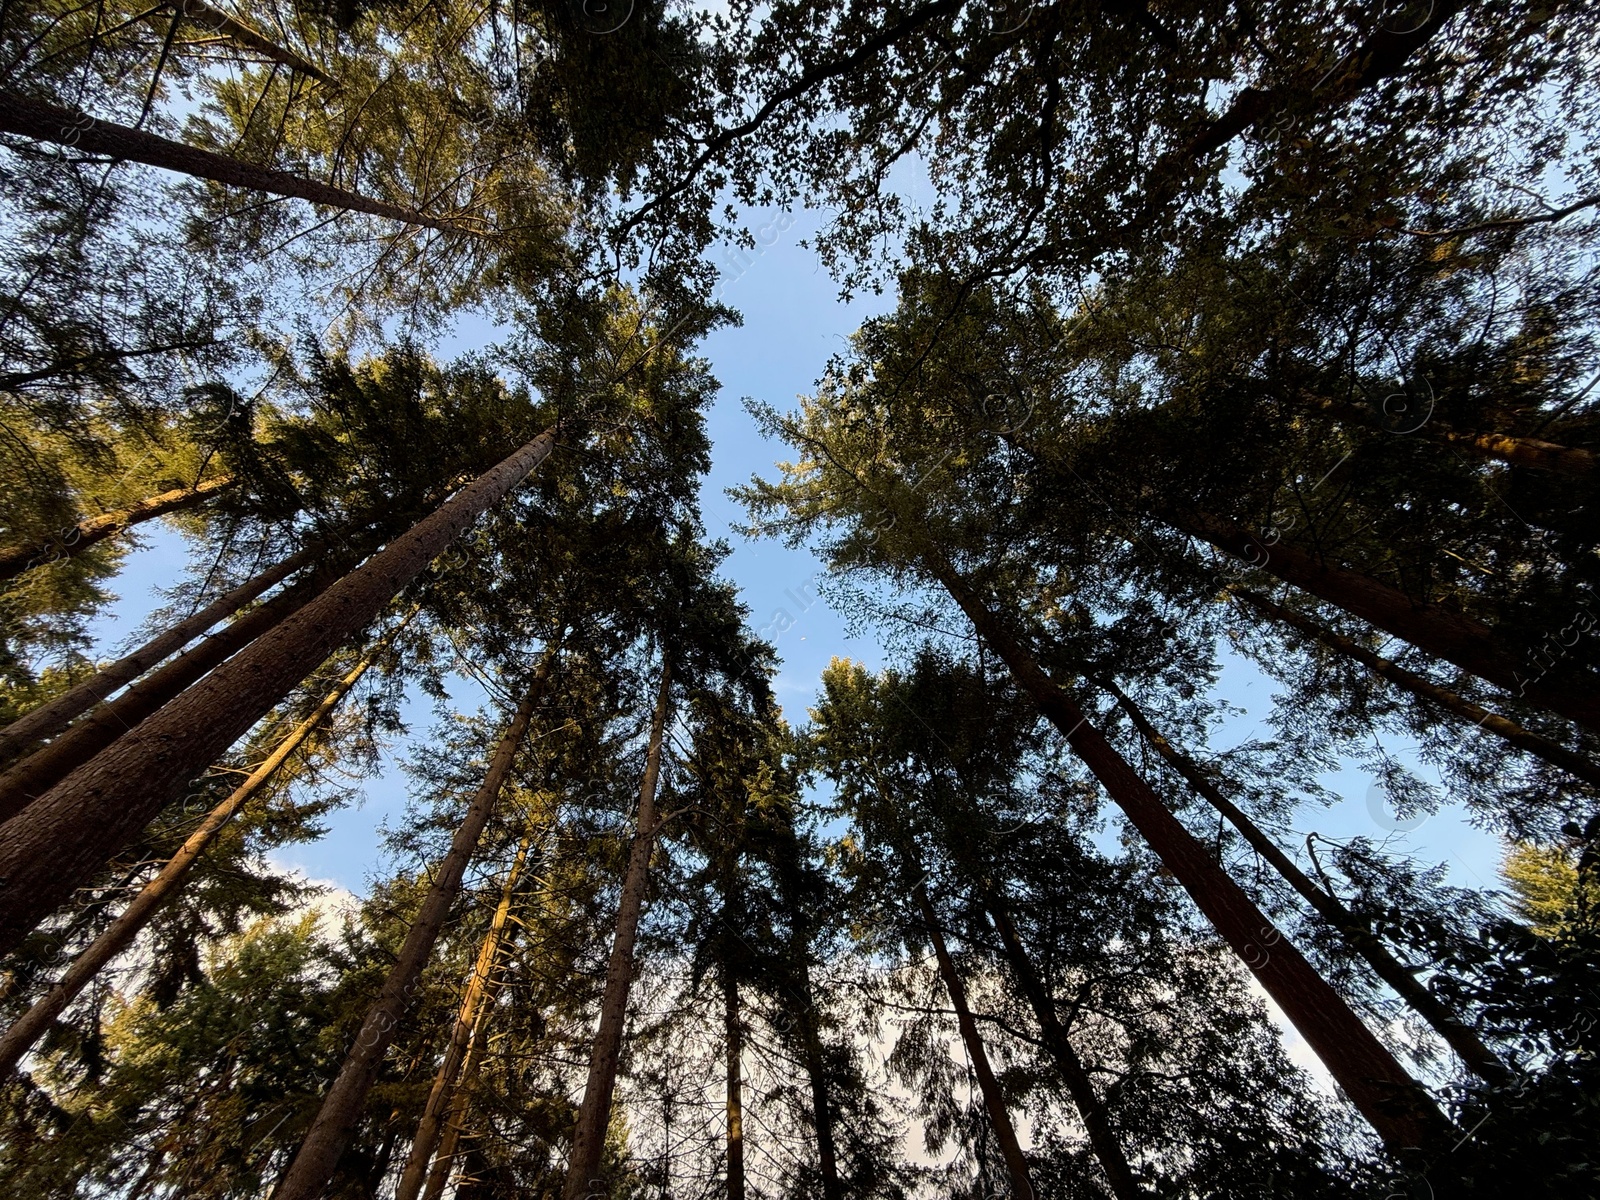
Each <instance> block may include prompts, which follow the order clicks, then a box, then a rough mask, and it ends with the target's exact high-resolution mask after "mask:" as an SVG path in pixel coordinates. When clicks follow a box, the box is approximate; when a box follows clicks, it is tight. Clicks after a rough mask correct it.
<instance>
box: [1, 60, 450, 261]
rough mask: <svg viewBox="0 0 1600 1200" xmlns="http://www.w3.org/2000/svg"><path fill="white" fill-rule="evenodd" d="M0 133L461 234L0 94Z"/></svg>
mask: <svg viewBox="0 0 1600 1200" xmlns="http://www.w3.org/2000/svg"><path fill="white" fill-rule="evenodd" d="M0 133H12V134H16V135H18V136H19V137H26V138H33V139H34V140H35V141H40V142H51V143H54V144H56V145H60V146H70V147H73V148H74V149H77V150H81V151H84V152H85V153H88V154H99V155H104V156H106V157H108V158H114V159H119V160H124V161H127V162H136V163H144V164H145V165H146V166H150V167H160V168H161V169H162V170H164V171H176V172H177V173H178V174H180V175H191V176H193V177H194V178H196V179H210V180H212V181H213V182H216V183H222V184H227V185H228V186H229V187H237V188H244V189H246V190H249V191H256V192H267V193H270V194H271V195H274V196H291V197H294V198H295V199H299V200H309V201H310V202H311V203H312V204H325V205H327V206H328V207H330V208H340V209H348V210H349V211H351V212H362V213H368V214H370V215H372V216H375V217H387V218H389V219H390V220H393V221H401V222H404V223H405V224H407V225H421V226H424V227H425V228H428V229H437V230H439V231H441V232H443V233H452V232H454V233H460V232H466V231H464V230H462V229H460V228H459V227H457V226H454V225H451V224H450V223H449V222H447V221H441V220H439V219H437V218H435V217H430V216H426V215H424V214H423V213H419V212H417V211H416V210H415V209H411V208H407V207H405V206H404V205H402V204H390V203H389V202H388V201H387V200H374V199H371V198H369V197H367V196H361V195H357V194H356V193H355V192H348V191H345V190H344V189H343V188H337V187H332V186H330V185H329V184H326V183H318V182H317V181H316V180H314V179H306V178H303V177H302V176H299V175H291V174H290V173H289V172H288V171H279V170H277V169H276V168H274V167H263V166H260V165H259V164H257V163H249V162H244V161H242V160H240V159H237V158H230V157H229V156H227V155H225V154H216V153H214V152H212V151H210V150H202V149H200V148H199V147H198V146H190V145H188V144H187V143H184V142H175V141H173V140H172V139H171V138H164V137H160V136H158V135H157V134H153V133H146V132H145V131H144V130H142V129H132V128H130V127H128V126H126V125H117V124H114V123H112V122H110V121H102V120H99V119H98V118H95V117H91V116H89V115H88V114H87V113H80V112H73V111H72V110H71V109H66V108H57V107H55V106H54V105H52V104H45V103H42V102H41V101H38V100H32V99H29V98H28V97H26V96H23V95H19V94H18V93H16V92H9V91H0Z"/></svg>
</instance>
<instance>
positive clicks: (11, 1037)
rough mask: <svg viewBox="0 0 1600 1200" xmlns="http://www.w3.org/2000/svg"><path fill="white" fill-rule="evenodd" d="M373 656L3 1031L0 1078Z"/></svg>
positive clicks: (170, 891)
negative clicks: (45, 990)
mask: <svg viewBox="0 0 1600 1200" xmlns="http://www.w3.org/2000/svg"><path fill="white" fill-rule="evenodd" d="M373 658H374V654H367V655H365V656H364V657H363V658H362V659H361V660H360V661H359V662H358V663H356V665H355V666H354V667H353V668H351V670H350V671H349V672H348V673H347V674H346V675H345V676H344V678H342V679H340V680H339V683H338V685H337V686H336V687H335V688H334V689H333V690H332V691H330V692H329V693H328V694H327V695H326V696H324V697H323V698H322V701H321V703H319V704H318V705H317V707H316V708H315V709H313V710H312V711H311V713H310V715H309V716H307V717H306V719H305V720H303V721H301V722H300V724H298V725H296V726H295V727H294V729H292V730H291V731H290V732H289V734H288V736H287V737H285V738H284V739H283V740H282V741H281V742H279V743H278V745H277V747H276V748H275V749H274V750H273V752H272V753H271V754H269V755H268V756H267V757H266V758H265V759H264V760H263V761H262V763H261V765H260V766H258V767H256V769H255V770H254V771H252V772H250V774H249V775H248V776H247V777H246V778H245V781H244V782H243V783H241V784H240V785H239V786H238V787H237V788H235V789H234V790H233V791H232V792H231V793H229V795H228V796H227V798H226V799H224V800H223V801H222V803H220V804H218V805H217V806H216V807H215V808H213V809H212V810H211V812H210V813H208V814H207V815H206V818H205V820H203V821H202V822H200V825H199V826H198V827H197V828H196V829H195V831H194V832H193V833H191V834H190V835H189V837H188V838H187V839H186V840H185V841H184V843H183V845H182V846H180V847H179V848H178V852H177V853H176V854H174V855H173V856H172V857H171V858H170V859H168V860H167V863H166V865H165V866H164V867H162V868H161V870H160V871H159V872H158V873H157V875H156V877H155V878H154V879H152V880H151V881H150V882H149V883H147V884H145V885H144V887H143V888H142V889H140V891H139V894H138V895H137V896H135V897H134V898H133V902H132V903H130V904H129V905H128V907H127V908H126V909H124V910H123V912H122V915H121V916H119V917H118V918H117V919H116V920H115V921H113V922H112V923H111V924H110V925H109V926H108V927H107V928H106V930H105V932H103V933H102V934H100V936H99V937H97V938H95V940H94V941H93V942H91V943H90V944H89V945H88V947H86V948H85V949H84V951H83V953H81V954H79V955H78V957H77V958H76V959H74V960H73V962H72V965H71V966H70V967H68V968H67V971H66V974H64V975H63V976H62V977H61V979H60V981H59V982H58V983H56V984H55V985H54V986H52V987H51V988H50V990H49V991H47V992H46V993H45V994H44V995H43V996H41V997H40V998H39V999H38V1000H37V1001H36V1002H35V1003H34V1005H33V1007H32V1008H30V1009H29V1010H28V1011H27V1012H26V1013H24V1014H23V1015H22V1016H21V1017H20V1018H18V1020H17V1022H16V1024H14V1025H12V1026H11V1028H10V1029H8V1030H6V1032H5V1034H4V1035H3V1036H0V1078H4V1077H5V1076H7V1075H9V1074H10V1072H11V1070H12V1068H13V1067H15V1066H16V1065H17V1062H18V1060H20V1059H21V1058H22V1056H23V1055H24V1054H26V1053H27V1052H28V1050H29V1049H30V1048H32V1046H33V1044H34V1043H35V1042H37V1041H38V1040H39V1037H40V1036H41V1035H42V1034H43V1033H44V1031H45V1030H46V1029H48V1028H49V1027H50V1023H51V1022H52V1021H54V1020H55V1019H56V1018H57V1017H58V1016H60V1015H61V1013H62V1011H63V1010H64V1009H65V1008H66V1007H67V1005H69V1004H71V1003H72V1001H73V1000H74V999H75V998H76V997H77V995H78V994H79V993H80V992H82V991H83V989H84V988H85V987H86V986H87V985H88V983H89V981H90V980H92V979H93V978H94V977H95V975H97V974H98V973H99V972H100V969H101V968H102V967H104V966H105V965H106V963H108V962H110V961H111V960H112V959H113V958H115V957H116V956H117V955H118V954H121V953H122V952H123V951H124V950H126V949H127V948H128V947H129V946H130V945H131V944H132V943H133V940H134V938H136V937H138V936H139V932H140V931H141V930H142V929H144V927H145V926H146V925H148V924H149V923H150V918H151V917H153V916H155V914H156V912H157V911H158V910H159V909H160V908H161V906H162V905H163V904H165V903H166V902H167V901H168V900H170V899H171V898H172V897H173V896H174V895H175V894H176V893H177V892H178V890H179V889H180V888H182V887H183V883H184V880H185V879H187V878H188V876H189V870H190V868H191V867H193V866H194V864H195V862H196V860H198V859H199V857H200V856H201V855H202V854H204V853H205V851H206V849H207V847H209V846H210V845H211V843H212V842H214V841H215V840H216V837H217V834H219V833H221V832H222V828H223V826H225V825H226V824H227V823H228V822H229V821H230V820H232V819H233V816H234V814H235V813H237V812H238V811H239V810H240V809H241V808H243V807H244V806H245V805H246V804H247V803H249V802H250V800H251V798H252V797H254V796H255V795H257V794H258V793H259V792H260V791H261V789H262V788H263V787H265V786H266V785H267V783H268V782H269V781H270V780H271V779H272V778H273V776H275V775H276V774H277V773H278V770H279V768H281V767H282V766H283V764H284V763H285V762H287V761H288V759H289V756H290V755H291V754H293V753H294V752H295V751H296V750H297V749H299V748H300V746H301V745H302V744H304V742H305V740H306V739H307V738H308V737H310V736H311V734H312V733H313V732H315V730H316V729H317V727H318V726H320V725H321V724H322V722H323V721H325V720H326V719H327V717H328V714H329V713H331V712H332V711H333V710H334V708H336V707H337V706H338V704H339V701H340V700H342V699H344V696H345V693H347V692H348V691H349V690H350V689H351V688H353V687H354V686H355V685H356V683H357V681H358V680H359V679H360V678H361V676H362V675H364V674H365V673H366V670H367V668H368V667H370V666H371V665H372V661H373Z"/></svg>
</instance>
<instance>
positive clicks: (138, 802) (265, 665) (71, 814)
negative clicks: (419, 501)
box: [0, 429, 555, 954]
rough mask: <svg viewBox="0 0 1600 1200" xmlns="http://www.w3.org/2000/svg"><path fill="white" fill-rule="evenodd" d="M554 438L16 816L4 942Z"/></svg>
mask: <svg viewBox="0 0 1600 1200" xmlns="http://www.w3.org/2000/svg"><path fill="white" fill-rule="evenodd" d="M554 444H555V430H554V429H549V430H546V431H545V432H544V433H542V434H541V435H540V436H539V437H537V438H535V439H534V440H533V441H531V442H529V443H528V444H527V445H525V446H523V447H522V448H521V449H519V450H517V451H516V452H515V453H513V454H512V455H511V456H510V457H508V458H507V459H506V460H505V461H504V462H502V463H500V464H499V465H498V466H496V467H494V468H492V469H491V470H489V471H488V472H486V473H485V474H483V475H481V476H479V477H478V478H477V479H476V480H475V481H473V482H472V483H471V484H469V485H468V486H467V487H465V488H464V489H462V491H461V492H459V493H458V494H457V495H456V496H454V497H452V498H451V499H450V500H448V501H446V502H445V503H444V504H442V505H441V506H440V507H439V508H438V509H437V510H435V511H434V512H433V514H432V515H430V516H428V517H426V518H424V519H423V520H421V521H419V522H418V523H417V524H416V525H415V526H413V527H412V528H411V529H410V530H409V531H408V532H406V533H404V534H402V535H400V536H399V537H397V538H395V539H394V540H393V541H391V542H390V543H389V544H388V545H387V546H385V547H384V548H383V550H381V551H380V552H379V553H377V554H375V555H373V556H372V558H371V559H370V560H368V561H367V562H366V563H365V564H364V565H363V566H361V567H358V568H357V569H356V570H354V571H351V572H350V573H349V574H348V575H346V576H345V577H344V578H343V579H341V580H339V582H338V583H335V584H334V585H333V586H332V587H330V588H329V589H328V590H327V591H326V592H324V593H323V594H322V595H320V596H318V597H317V598H316V599H315V600H313V601H312V602H311V603H310V604H308V605H306V606H305V607H304V608H302V609H301V610H300V611H299V612H297V613H295V614H294V615H293V616H291V617H289V618H288V619H287V620H285V621H284V622H283V623H282V624H281V625H279V626H277V627H276V628H275V629H273V630H271V631H270V632H268V633H266V634H263V635H262V636H261V637H260V638H258V639H257V640H256V641H255V642H253V643H252V644H251V645H250V646H249V647H248V648H247V649H245V650H243V651H241V652H240V653H239V654H238V655H236V656H235V657H234V658H233V659H232V660H231V661H229V662H228V663H227V664H225V665H224V666H222V667H219V668H218V669H217V670H215V671H213V672H211V674H210V675H208V676H207V677H206V678H205V679H203V680H201V681H200V682H199V683H197V684H196V685H195V686H193V687H191V688H190V689H189V690H188V691H186V692H185V693H184V694H183V695H182V696H180V697H179V698H178V699H176V700H174V701H173V702H172V703H170V704H168V705H167V706H166V707H165V708H163V709H162V710H161V712H160V713H158V714H157V715H155V716H153V717H151V718H150V719H149V720H147V721H145V722H143V723H142V724H141V725H140V726H139V727H138V728H137V729H135V730H134V731H133V732H131V733H128V734H126V735H124V736H123V737H122V738H120V739H118V741H117V744H116V745H115V746H114V747H111V748H110V749H108V750H106V751H105V752H103V753H101V754H98V755H96V756H95V758H94V760H93V761H92V762H90V763H89V764H87V765H86V766H83V767H80V768H79V769H78V770H76V771H74V772H73V773H72V774H71V775H70V776H68V777H67V778H66V779H64V780H62V782H61V783H59V784H57V785H56V786H55V787H54V788H52V789H51V790H50V791H49V792H48V793H47V794H46V795H44V796H41V797H40V798H39V799H38V800H37V801H35V802H34V803H33V804H32V805H30V806H29V808H28V811H27V812H26V813H23V814H21V815H19V816H17V817H16V818H14V819H13V820H12V821H10V822H8V823H7V825H6V827H5V835H6V836H5V838H4V839H3V841H0V954H6V953H9V952H10V951H11V950H13V949H15V947H16V945H17V943H18V942H19V941H20V940H21V939H22V938H23V937H25V936H26V935H27V933H28V932H29V931H30V930H31V929H33V927H34V926H35V925H37V924H38V923H39V921H41V920H43V919H44V917H45V916H47V915H48V914H49V913H50V912H52V911H54V909H55V908H57V907H58V906H59V905H60V904H61V903H62V902H63V901H64V900H66V898H67V897H68V896H70V895H71V894H72V892H73V890H74V889H76V888H78V887H80V886H82V884H83V883H84V881H85V880H87V879H89V878H90V877H92V876H93V874H94V872H96V871H98V870H99V869H100V868H101V867H102V866H104V865H105V862H106V860H107V859H109V858H110V857H111V856H112V855H114V854H115V853H117V851H119V850H120V849H122V847H124V846H126V845H127V844H128V843H129V842H130V841H132V840H133V839H134V838H135V837H137V836H138V835H139V832H140V831H141V830H142V829H144V827H145V826H146V825H147V824H148V823H149V822H150V820H151V819H152V818H153V817H154V816H155V815H156V814H157V813H158V812H160V811H161V809H162V808H163V807H165V806H166V805H167V804H168V803H170V802H171V801H172V800H173V799H174V798H175V797H176V796H177V795H178V794H179V793H180V792H181V791H182V790H183V788H184V787H186V786H187V785H188V783H189V781H190V780H192V779H193V778H194V777H195V776H196V775H197V774H199V772H200V771H202V770H203V769H204V768H205V767H206V765H207V764H209V763H212V762H215V761H216V759H217V758H218V757H219V756H220V755H221V754H222V752H223V751H224V750H226V749H227V748H228V747H229V746H230V745H232V744H233V742H234V741H235V740H237V739H238V738H239V736H240V735H241V734H243V733H244V732H245V731H246V730H247V729H249V728H250V726H252V725H254V724H255V723H256V721H258V720H259V719H260V718H261V716H262V715H263V714H264V713H266V712H267V711H268V710H269V709H271V707H272V706H273V705H274V704H276V703H278V701H279V700H281V699H282V698H283V696H284V695H286V694H287V693H288V691H289V689H290V688H292V687H294V686H295V685H296V684H297V683H299V682H300V681H301V680H302V679H304V678H305V677H306V675H307V674H308V673H309V672H310V671H311V670H312V669H313V668H314V667H315V666H316V665H317V664H318V663H320V662H322V661H324V660H325V659H326V658H327V657H328V656H329V654H331V653H332V652H333V651H334V650H335V649H336V648H337V647H338V646H339V645H340V644H341V643H342V642H344V641H345V639H347V638H349V637H350V636H351V635H352V634H354V633H355V632H356V631H357V630H359V629H361V628H362V627H363V626H364V625H366V624H367V623H368V622H370V621H371V620H372V619H373V618H374V617H376V616H377V615H378V613H379V612H380V611H381V610H382V609H383V607H384V605H385V604H387V603H389V601H390V600H392V599H393V598H394V596H395V594H396V593H397V592H399V591H400V589H401V588H403V587H404V586H405V585H406V584H407V583H409V582H411V580H412V579H414V578H415V577H416V576H417V574H418V573H419V572H421V571H422V570H423V568H424V567H426V566H427V565H428V564H429V563H430V562H432V561H433V560H434V559H435V558H436V557H438V555H439V554H440V552H441V551H443V550H444V549H445V547H447V546H448V545H449V544H450V543H451V542H452V541H454V540H455V538H456V537H457V536H458V535H459V534H460V533H461V532H462V531H463V530H465V529H466V528H467V527H468V526H469V525H471V524H472V522H473V521H475V520H476V519H477V518H478V517H479V516H480V515H481V514H482V513H483V512H484V510H485V509H487V508H488V507H489V506H490V505H492V504H493V503H495V502H496V501H498V500H500V499H501V498H502V497H503V496H505V494H506V493H507V492H509V491H510V490H511V489H512V488H514V487H515V486H516V485H517V484H519V483H521V482H522V481H523V480H524V479H526V478H527V476H528V474H529V473H530V472H531V471H533V469H534V468H535V467H537V466H538V465H539V464H540V463H541V462H543V461H544V460H545V458H547V457H548V456H549V454H550V451H551V448H552V447H553V446H554Z"/></svg>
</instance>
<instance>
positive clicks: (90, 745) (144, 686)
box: [0, 570, 338, 821]
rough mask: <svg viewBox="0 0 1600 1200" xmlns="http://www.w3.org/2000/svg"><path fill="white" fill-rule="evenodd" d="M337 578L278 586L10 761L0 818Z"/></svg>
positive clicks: (320, 576)
mask: <svg viewBox="0 0 1600 1200" xmlns="http://www.w3.org/2000/svg"><path fill="white" fill-rule="evenodd" d="M337 579H338V576H337V575H336V574H334V572H333V571H331V570H324V571H320V572H318V573H317V574H316V575H314V576H313V577H311V578H309V579H306V580H305V581H304V582H302V583H300V584H298V585H296V586H295V587H292V588H289V589H288V590H286V591H283V592H280V593H279V594H278V595H276V596H274V597H273V598H272V599H271V600H268V601H267V602H266V603H265V604H263V605H261V606H260V607H259V608H255V609H252V610H251V611H250V612H248V613H246V614H245V615H244V616H242V617H240V618H239V619H238V620H237V621H234V622H233V623H232V624H230V625H228V626H227V627H226V628H224V629H222V630H219V631H218V632H217V633H216V634H215V635H213V636H212V637H209V638H207V639H206V640H205V641H203V642H201V643H200V644H199V645H198V646H196V647H194V648H193V649H192V650H190V651H189V652H188V653H186V654H180V655H179V656H178V657H177V658H175V659H173V660H172V661H171V662H169V663H168V664H167V665H166V666H164V667H162V668H161V669H160V670H158V671H156V672H154V673H153V674H151V675H150V677H149V678H148V679H143V680H141V681H140V682H138V683H136V684H134V686H133V687H131V688H129V689H128V690H127V691H126V692H124V693H123V694H122V695H120V696H118V697H117V698H116V699H115V700H113V701H111V702H110V703H108V704H101V705H98V706H97V707H96V708H95V709H94V710H93V711H91V712H90V713H89V715H88V716H86V717H84V718H83V719H82V720H81V721H79V722H77V723H76V724H75V725H72V726H71V727H70V728H68V729H67V731H66V732H65V733H63V734H62V735H61V736H60V737H58V738H56V739H55V740H54V741H52V742H47V743H46V744H45V745H44V746H41V747H40V748H39V749H38V750H35V751H34V752H33V753H32V754H30V755H28V756H27V757H26V758H24V759H23V760H22V761H21V762H18V763H16V764H14V765H13V766H12V767H11V769H10V770H9V771H7V772H6V773H5V774H4V775H0V821H10V820H11V819H12V818H14V817H16V816H17V815H18V814H20V813H22V812H24V811H26V810H27V809H28V808H29V807H30V806H31V805H32V804H33V803H34V802H35V801H36V800H37V799H38V797H40V796H43V795H44V794H45V793H46V792H48V791H49V790H50V789H51V788H52V787H54V786H55V785H56V784H58V783H60V782H61V781H62V780H63V779H65V778H66V777H67V776H68V775H70V774H72V773H73V772H74V771H76V770H78V769H79V768H80V767H82V766H83V765H84V764H85V763H88V762H90V761H92V760H93V759H94V757H95V756H96V755H97V754H99V753H100V752H101V751H103V750H105V749H106V747H108V746H111V745H113V744H115V743H116V742H117V740H118V739H120V738H122V737H124V736H126V735H127V734H128V733H129V732H130V731H131V730H133V729H135V728H137V727H138V725H139V724H140V722H142V721H144V720H146V719H148V718H149V717H150V716H151V715H153V714H154V713H157V712H159V711H160V710H161V709H162V708H163V707H164V706H165V705H166V704H168V703H170V702H171V701H172V700H173V699H174V698H175V697H176V696H179V695H181V694H182V693H183V691H184V690H185V689H187V688H188V687H190V686H191V685H192V684H193V683H194V682H195V681H196V680H198V679H200V678H202V677H203V676H204V675H205V674H206V673H207V672H208V671H210V670H212V669H213V668H215V667H216V666H217V664H219V663H221V662H223V661H225V660H226V659H228V658H229V657H231V656H232V655H234V654H237V653H238V652H239V651H240V650H241V649H243V648H244V647H246V646H248V645H250V644H251V643H252V642H253V641H255V639H257V638H258V637H261V636H262V635H263V634H264V633H266V632H267V631H268V630H270V629H273V628H275V627H276V626H278V625H279V624H281V623H282V622H284V621H286V620H288V619H289V617H291V616H292V615H293V614H295V613H296V612H299V611H300V610H301V609H303V608H304V607H305V606H306V605H307V604H309V603H311V601H312V600H313V599H315V598H316V596H317V595H318V594H319V593H321V592H324V591H326V590H327V589H328V588H330V587H332V586H333V584H334V583H335V582H336V581H337Z"/></svg>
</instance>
